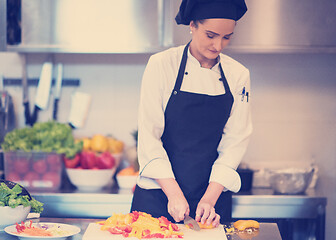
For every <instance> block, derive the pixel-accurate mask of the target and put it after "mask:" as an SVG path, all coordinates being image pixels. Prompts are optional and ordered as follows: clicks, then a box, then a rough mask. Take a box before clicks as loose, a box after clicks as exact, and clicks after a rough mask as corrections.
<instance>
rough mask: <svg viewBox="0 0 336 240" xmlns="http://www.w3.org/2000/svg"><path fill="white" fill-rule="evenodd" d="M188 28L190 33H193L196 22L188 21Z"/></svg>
mask: <svg viewBox="0 0 336 240" xmlns="http://www.w3.org/2000/svg"><path fill="white" fill-rule="evenodd" d="M189 28H190V33H193V31H194V30H195V28H196V23H195V22H194V21H190V24H189Z"/></svg>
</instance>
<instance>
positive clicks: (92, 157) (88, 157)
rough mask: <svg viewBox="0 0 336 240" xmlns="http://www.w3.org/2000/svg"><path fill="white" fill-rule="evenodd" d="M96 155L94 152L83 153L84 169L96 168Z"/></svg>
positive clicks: (81, 161) (82, 164)
mask: <svg viewBox="0 0 336 240" xmlns="http://www.w3.org/2000/svg"><path fill="white" fill-rule="evenodd" d="M96 158H97V157H96V154H95V153H94V152H92V151H84V152H82V153H81V157H80V164H81V167H82V168H84V169H91V168H94V167H96V160H97V159H96Z"/></svg>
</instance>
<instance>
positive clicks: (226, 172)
mask: <svg viewBox="0 0 336 240" xmlns="http://www.w3.org/2000/svg"><path fill="white" fill-rule="evenodd" d="M209 182H217V183H219V184H221V185H223V186H224V188H225V190H230V191H232V192H235V193H236V192H238V191H239V189H240V187H241V180H240V176H239V174H238V173H237V172H236V170H234V169H232V168H230V167H224V166H222V167H221V168H220V169H219V168H218V166H217V168H213V169H212V172H211V175H210V180H209Z"/></svg>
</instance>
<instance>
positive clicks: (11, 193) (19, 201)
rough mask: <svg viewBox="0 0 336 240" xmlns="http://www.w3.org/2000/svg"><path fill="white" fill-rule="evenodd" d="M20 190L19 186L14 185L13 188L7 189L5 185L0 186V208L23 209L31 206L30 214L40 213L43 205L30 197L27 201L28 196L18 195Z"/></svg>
mask: <svg viewBox="0 0 336 240" xmlns="http://www.w3.org/2000/svg"><path fill="white" fill-rule="evenodd" d="M20 193H22V188H21V187H20V185H19V184H16V185H15V186H14V187H13V188H9V187H8V186H7V185H6V184H5V183H1V184H0V206H3V207H5V206H9V207H11V208H16V207H17V206H20V205H23V206H24V207H28V206H31V210H30V211H31V212H35V213H41V212H42V211H43V203H41V202H39V201H37V200H36V199H35V198H33V197H32V199H31V200H29V196H28V195H24V196H22V195H20Z"/></svg>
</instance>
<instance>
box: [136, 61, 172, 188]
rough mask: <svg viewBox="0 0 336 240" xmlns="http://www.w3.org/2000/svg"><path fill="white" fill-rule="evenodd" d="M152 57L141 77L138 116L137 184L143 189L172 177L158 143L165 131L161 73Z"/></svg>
mask: <svg viewBox="0 0 336 240" xmlns="http://www.w3.org/2000/svg"><path fill="white" fill-rule="evenodd" d="M154 57H155V56H152V57H151V58H150V60H149V62H148V64H147V67H146V69H145V72H144V75H143V79H142V85H141V94H140V103H139V115H138V161H139V165H140V178H139V181H138V183H140V184H139V185H142V186H143V187H145V188H158V185H157V184H156V183H155V181H154V180H155V179H160V178H174V174H173V171H172V167H171V164H170V161H169V158H168V155H167V153H166V151H165V149H164V148H163V145H162V141H161V136H162V133H163V130H164V108H163V104H162V102H163V99H162V91H163V86H162V78H163V74H162V69H161V68H160V61H158V59H155V60H153V58H154ZM150 180H152V181H150ZM150 182H151V183H150ZM141 183H142V184H141ZM144 185H146V186H144Z"/></svg>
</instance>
